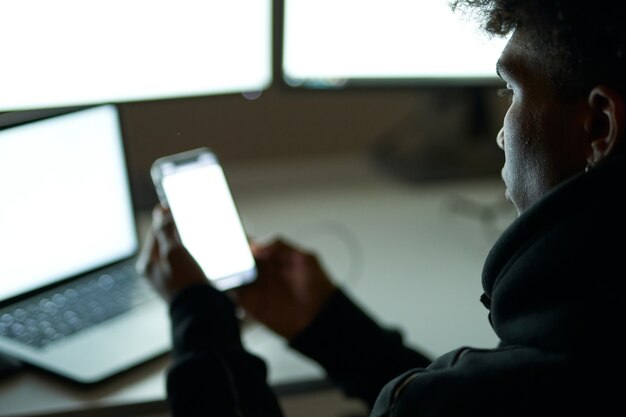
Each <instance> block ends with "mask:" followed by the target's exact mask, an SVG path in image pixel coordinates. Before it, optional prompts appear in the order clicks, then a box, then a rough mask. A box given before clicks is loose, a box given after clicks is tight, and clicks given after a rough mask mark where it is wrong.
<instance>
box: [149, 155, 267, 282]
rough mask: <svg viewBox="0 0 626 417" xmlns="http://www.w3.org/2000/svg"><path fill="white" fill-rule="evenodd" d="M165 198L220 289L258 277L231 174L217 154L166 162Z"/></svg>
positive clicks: (184, 237) (184, 239)
mask: <svg viewBox="0 0 626 417" xmlns="http://www.w3.org/2000/svg"><path fill="white" fill-rule="evenodd" d="M160 174H161V187H162V193H163V197H165V199H166V201H167V205H168V207H169V209H170V211H171V213H172V216H173V218H174V222H175V224H176V227H177V229H178V232H179V234H180V238H181V240H182V243H183V245H184V246H185V247H186V248H187V250H188V251H189V252H190V253H191V255H192V256H193V257H194V258H195V260H196V262H198V264H199V265H200V267H201V268H202V270H203V271H204V273H205V274H206V276H207V277H208V278H209V279H210V280H211V281H212V282H213V284H214V285H215V286H216V288H218V289H222V290H224V289H229V288H233V287H236V286H240V285H242V284H244V283H247V282H250V281H252V280H254V279H255V278H256V267H255V261H254V257H253V256H252V253H251V251H250V246H249V243H248V239H247V236H246V234H245V231H244V228H243V226H242V224H241V221H240V218H239V214H238V212H237V209H236V206H235V203H234V201H233V198H232V195H231V193H230V190H229V187H228V184H227V182H226V178H225V175H224V172H223V170H222V168H221V166H220V165H219V164H218V162H217V159H216V158H215V156H214V155H212V154H205V155H202V156H201V157H199V158H197V159H194V160H188V161H186V162H184V163H174V162H172V163H168V162H165V163H163V164H161V166H160Z"/></svg>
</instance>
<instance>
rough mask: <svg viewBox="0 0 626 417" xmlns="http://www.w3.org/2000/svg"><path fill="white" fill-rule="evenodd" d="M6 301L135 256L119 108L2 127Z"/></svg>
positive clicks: (0, 207) (0, 288)
mask: <svg viewBox="0 0 626 417" xmlns="http://www.w3.org/2000/svg"><path fill="white" fill-rule="evenodd" d="M0 196H1V197H0V198H1V199H2V204H0V253H1V254H2V260H1V261H0V300H4V299H6V298H9V297H11V296H15V295H18V294H20V293H23V292H25V291H28V290H32V289H36V288H39V287H42V286H45V285H47V284H51V283H53V282H55V281H57V280H60V279H64V278H68V277H70V276H72V275H76V274H78V273H81V272H84V271H87V270H91V269H94V268H96V267H99V266H104V265H106V264H108V263H111V262H113V261H116V260H120V259H123V258H124V257H128V256H130V255H133V254H134V253H135V251H136V250H137V245H138V242H137V236H136V229H135V219H134V212H133V207H132V204H131V196H130V190H129V185H128V179H127V171H126V163H125V159H124V151H123V145H122V138H121V133H120V126H119V121H118V115H117V110H116V108H115V107H114V106H102V107H96V108H92V109H88V110H83V111H80V112H77V113H72V114H68V115H62V116H57V117H53V118H50V119H46V120H43V121H37V122H31V123H28V124H25V125H21V126H18V127H13V128H9V129H5V130H0Z"/></svg>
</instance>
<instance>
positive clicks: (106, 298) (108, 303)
mask: <svg viewBox="0 0 626 417" xmlns="http://www.w3.org/2000/svg"><path fill="white" fill-rule="evenodd" d="M155 297H157V294H156V292H155V291H154V290H153V289H152V287H151V286H150V284H149V283H148V282H147V280H146V279H145V278H143V277H141V276H138V275H137V273H136V272H135V270H134V263H133V262H129V263H124V264H122V265H116V266H114V267H109V268H107V269H105V270H99V271H98V272H97V273H92V274H90V275H88V276H86V277H84V278H81V279H79V280H77V281H73V282H71V283H68V284H65V285H63V286H61V287H56V288H54V289H53V290H50V291H47V292H44V293H42V294H38V295H37V297H34V298H29V299H27V300H23V301H20V302H17V303H15V304H12V305H10V306H7V307H4V308H2V309H0V337H8V338H11V339H14V340H17V341H19V342H22V343H25V344H27V345H30V346H33V347H36V348H44V347H46V346H48V345H49V344H51V343H54V342H57V341H59V340H62V339H63V338H65V337H68V336H71V335H73V334H75V333H77V332H79V331H81V330H84V329H86V328H89V327H91V326H93V325H95V324H98V323H101V322H103V321H105V320H108V319H111V318H113V317H115V316H117V315H119V314H122V313H124V312H126V311H128V310H130V309H131V308H133V307H135V306H137V305H139V304H142V303H145V302H146V301H148V300H151V299H153V298H155Z"/></svg>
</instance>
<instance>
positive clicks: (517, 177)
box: [143, 0, 626, 416]
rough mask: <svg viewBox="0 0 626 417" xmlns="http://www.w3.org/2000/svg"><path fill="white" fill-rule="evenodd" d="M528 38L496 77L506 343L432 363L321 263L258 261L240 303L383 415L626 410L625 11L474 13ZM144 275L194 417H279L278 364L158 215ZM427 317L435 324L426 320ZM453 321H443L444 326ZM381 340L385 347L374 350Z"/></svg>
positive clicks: (495, 265)
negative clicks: (625, 403)
mask: <svg viewBox="0 0 626 417" xmlns="http://www.w3.org/2000/svg"><path fill="white" fill-rule="evenodd" d="M455 7H458V8H465V7H468V8H478V9H479V10H480V11H482V12H483V16H484V18H485V19H484V24H485V28H486V29H487V30H488V31H489V32H491V33H494V34H498V35H503V34H508V33H512V36H511V37H510V40H509V42H508V44H507V46H506V47H505V49H504V51H503V52H502V55H501V57H500V59H499V61H498V63H497V71H498V73H499V75H500V77H501V78H502V79H503V81H504V82H505V83H506V88H505V89H504V91H503V94H504V95H507V96H509V98H510V106H509V109H508V112H507V113H506V116H505V118H504V123H503V127H502V130H501V131H500V133H499V134H498V137H497V144H498V145H499V146H500V147H501V148H502V149H503V150H504V153H505V164H504V167H503V169H502V178H503V180H504V183H505V185H506V194H507V198H508V199H509V200H510V201H511V203H512V204H513V205H514V206H515V207H516V208H517V210H518V213H519V216H518V219H517V220H516V221H515V222H514V223H513V224H512V225H511V226H510V227H509V228H508V229H507V230H506V231H505V232H504V233H503V235H502V236H501V238H500V239H499V240H498V241H497V242H496V244H495V245H494V247H493V248H492V250H491V252H490V254H489V256H488V257H487V259H486V261H485V266H484V271H483V277H482V280H483V287H484V295H483V297H482V301H483V304H485V306H486V307H487V308H488V309H489V312H490V315H489V318H490V321H491V324H492V327H493V329H494V331H495V333H496V334H497V335H498V337H499V339H500V340H501V343H500V344H499V345H498V346H497V347H495V348H494V349H472V348H470V347H462V348H459V349H457V350H455V351H452V352H450V353H448V354H445V355H443V356H442V357H440V358H437V359H436V360H434V361H433V362H432V363H430V361H429V360H428V358H426V357H424V356H423V355H421V354H420V353H419V352H414V351H411V350H410V349H407V348H406V347H404V346H403V344H402V340H401V337H400V335H399V334H397V333H395V332H393V331H388V330H385V329H383V328H381V327H380V326H379V325H378V324H377V323H376V322H375V321H374V320H372V319H371V318H370V317H368V316H367V315H366V314H365V313H363V312H362V311H361V310H359V309H358V307H357V306H355V305H354V304H353V303H352V302H351V301H350V300H349V299H348V298H347V297H346V296H345V294H343V293H342V291H341V290H340V289H339V288H337V287H335V286H334V285H333V283H332V282H331V281H330V280H329V278H328V277H327V275H326V274H325V272H324V271H323V270H322V269H321V268H320V266H319V264H318V263H317V260H316V259H315V257H313V256H312V255H310V254H307V253H305V252H303V251H301V250H299V249H297V248H294V247H293V246H291V245H288V244H286V243H284V242H280V241H278V242H275V243H273V244H271V245H268V246H266V247H261V248H255V254H256V257H257V260H258V263H259V274H260V276H259V281H258V282H257V283H255V284H254V285H252V286H250V287H248V288H245V289H241V290H240V291H238V292H237V293H235V294H233V295H234V298H235V300H236V302H237V303H238V304H239V305H240V306H242V307H243V308H244V309H245V310H246V311H247V312H248V313H249V314H250V315H252V316H253V317H255V318H257V319H258V320H259V321H261V322H262V323H264V324H266V325H267V326H268V327H269V328H271V329H273V330H274V331H276V332H277V333H278V334H280V335H282V336H284V337H285V338H287V339H288V340H289V342H290V344H291V346H292V347H293V348H295V349H298V350H300V351H301V352H303V353H304V354H306V355H308V356H310V357H311V358H313V359H315V360H317V361H318V362H319V363H320V364H321V365H322V366H324V368H325V369H326V371H327V372H328V375H329V376H330V378H331V379H333V380H334V381H336V382H337V383H338V384H339V386H341V387H342V388H343V389H344V390H345V392H346V393H347V394H348V395H353V396H357V397H360V398H362V399H364V400H365V401H367V402H368V403H369V404H371V405H372V415H373V416H405V415H406V416H408V415H411V416H505V415H506V416H548V415H550V416H553V415H570V414H574V413H577V414H583V415H594V416H595V415H608V414H609V413H619V411H613V410H619V409H621V407H622V405H621V403H620V400H621V397H622V389H621V387H622V386H623V382H622V381H621V378H620V377H621V376H622V375H623V372H624V371H625V366H624V365H623V362H624V361H623V360H622V355H621V349H619V345H618V344H617V343H616V341H615V340H614V339H615V338H617V337H618V335H619V334H620V333H621V330H622V328H623V323H624V321H625V319H626V312H625V310H626V309H625V308H624V306H625V305H626V303H625V302H624V301H625V295H624V286H625V285H626V284H625V283H624V281H625V280H624V277H626V271H625V267H624V263H623V261H622V257H623V253H624V244H623V239H624V237H625V236H626V215H625V213H626V206H625V204H624V203H623V202H622V200H623V198H622V196H621V194H622V193H623V191H622V190H623V188H624V184H626V152H625V151H624V147H625V146H626V145H624V142H625V140H624V135H625V134H626V108H625V100H626V86H625V82H624V81H625V80H626V75H625V74H626V68H625V67H626V63H625V62H624V60H625V54H626V29H625V28H624V27H625V25H624V24H623V22H624V21H625V19H624V14H623V12H622V11H621V9H622V8H621V7H620V4H618V3H617V2H616V1H609V0H596V1H594V2H593V3H588V2H582V1H575V0H562V1H560V0H552V1H549V0H526V1H523V0H519V1H510V0H502V1H497V0H482V1H469V0H468V1H457V2H455ZM154 234H155V236H156V242H155V244H154V245H153V246H151V247H149V249H150V250H151V251H152V257H151V260H150V262H149V263H148V265H145V266H143V268H144V270H145V271H146V274H147V275H148V276H149V277H150V278H151V280H152V282H153V283H154V284H155V286H156V287H157V288H159V289H160V290H161V292H162V294H163V295H164V296H165V297H166V299H168V300H170V301H171V312H172V322H173V329H174V352H173V358H174V365H173V368H172V370H171V372H170V374H169V378H168V395H169V400H170V404H171V406H172V411H173V413H174V415H175V416H178V415H223V416H231V415H232V416H238V415H255V416H257V415H262V416H279V415H281V412H280V409H279V407H278V405H277V402H276V400H275V398H274V396H273V395H272V393H271V390H270V389H269V388H268V387H267V384H266V382H265V367H264V364H263V363H262V362H261V361H260V360H259V359H257V358H255V357H254V356H252V355H250V354H248V353H246V352H245V351H244V349H243V347H242V346H241V342H240V339H239V332H238V323H237V319H236V318H235V314H234V304H233V303H232V302H231V301H230V299H229V298H228V297H227V296H226V295H224V294H222V293H219V292H218V291H216V290H214V289H212V288H211V287H210V286H209V285H208V284H207V283H206V279H205V278H204V276H203V275H202V273H201V272H200V271H199V269H198V267H197V266H196V265H195V263H194V262H193V260H192V259H191V258H190V257H189V255H188V253H187V252H186V251H185V249H184V248H183V247H182V245H181V244H180V241H179V240H178V239H177V236H176V231H175V228H174V225H173V223H172V221H171V218H170V217H169V215H168V213H167V212H164V211H162V210H156V211H155V217H154ZM415 319H416V320H419V319H420V318H419V317H417V318H415ZM433 324H435V325H436V323H433ZM362 340H367V341H368V343H361V341H362Z"/></svg>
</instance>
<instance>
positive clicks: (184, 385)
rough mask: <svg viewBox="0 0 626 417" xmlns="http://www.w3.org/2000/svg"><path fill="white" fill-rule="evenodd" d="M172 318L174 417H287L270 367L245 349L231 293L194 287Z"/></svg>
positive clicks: (174, 303)
mask: <svg viewBox="0 0 626 417" xmlns="http://www.w3.org/2000/svg"><path fill="white" fill-rule="evenodd" d="M170 314H171V320H172V329H173V350H172V359H173V362H172V367H171V368H170V370H169V372H168V377H167V395H168V401H169V405H170V409H171V411H172V415H173V416H174V417H180V416H212V415H218V416H224V417H227V416H237V417H241V416H263V417H266V416H267V417H270V416H271V417H280V416H282V412H281V410H280V407H279V405H278V402H277V400H276V397H275V395H274V393H273V392H272V390H271V388H270V387H269V386H268V384H267V382H266V376H267V369H266V366H265V363H264V362H263V361H262V360H261V359H259V358H258V357H256V356H254V355H252V354H250V353H248V352H247V351H245V349H244V348H243V345H242V343H241V338H240V334H239V322H238V320H237V317H236V316H235V312H234V305H233V303H232V302H231V301H230V299H228V297H227V296H226V295H225V294H223V293H221V292H220V291H218V290H216V289H214V288H212V287H210V286H209V285H194V286H192V287H190V288H187V289H185V290H184V291H183V292H181V293H180V294H179V295H177V296H176V297H175V299H174V300H173V301H172V304H171V306H170Z"/></svg>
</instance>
